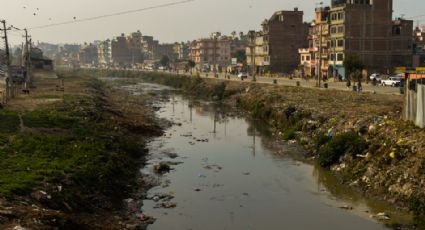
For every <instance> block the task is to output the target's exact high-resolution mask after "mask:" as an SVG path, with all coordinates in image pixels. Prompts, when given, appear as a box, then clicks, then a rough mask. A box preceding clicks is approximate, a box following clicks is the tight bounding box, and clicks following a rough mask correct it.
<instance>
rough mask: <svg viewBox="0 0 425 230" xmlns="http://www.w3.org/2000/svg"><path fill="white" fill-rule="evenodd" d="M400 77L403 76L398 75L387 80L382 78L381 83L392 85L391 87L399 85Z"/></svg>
mask: <svg viewBox="0 0 425 230" xmlns="http://www.w3.org/2000/svg"><path fill="white" fill-rule="evenodd" d="M402 79H403V78H402V77H400V76H396V77H390V78H388V79H387V80H382V81H381V85H383V86H392V87H396V86H400V84H401V81H402Z"/></svg>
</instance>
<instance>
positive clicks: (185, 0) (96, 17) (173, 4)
mask: <svg viewBox="0 0 425 230" xmlns="http://www.w3.org/2000/svg"><path fill="white" fill-rule="evenodd" d="M194 1H195V0H184V1H179V2H172V3H166V4H161V5H156V6H150V7H146V8H141V9H136V10H128V11H122V12H118V13H112V14H105V15H100V16H95V17H89V18H83V19H78V20H77V19H76V20H72V21H66V22H60V23H53V24H47V25H42V26H36V27H32V28H29V29H28V30H35V29H44V28H49V27H54V26H61V25H69V24H74V23H80V22H87V21H94V20H99V19H102V18H109V17H115V16H121V15H126V14H133V13H137V12H142V11H148V10H153V9H159V8H165V7H170V6H176V5H181V4H186V3H189V2H194Z"/></svg>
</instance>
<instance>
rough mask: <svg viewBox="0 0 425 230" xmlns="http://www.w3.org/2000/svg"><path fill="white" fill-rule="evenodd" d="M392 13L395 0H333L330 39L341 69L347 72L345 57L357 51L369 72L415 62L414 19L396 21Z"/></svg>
mask: <svg viewBox="0 0 425 230" xmlns="http://www.w3.org/2000/svg"><path fill="white" fill-rule="evenodd" d="M392 13H393V1H392V0H373V1H371V0H346V1H334V2H333V4H332V6H331V10H330V20H329V23H330V28H329V30H330V37H329V40H330V41H329V42H330V43H331V47H330V48H331V49H330V50H332V52H333V54H334V55H335V56H336V58H337V63H336V66H335V68H336V69H337V70H338V71H339V72H342V73H343V72H344V70H343V67H342V61H343V60H344V58H345V57H346V56H347V55H357V56H358V57H359V58H360V59H361V60H362V61H363V63H364V64H365V65H366V67H367V69H368V70H369V72H374V71H379V72H390V71H392V69H393V68H394V67H396V66H411V65H412V48H413V44H412V34H413V21H409V20H403V19H399V20H395V21H393V20H392ZM335 46H336V47H335ZM330 61H333V60H330ZM329 65H330V66H332V67H333V64H332V63H329Z"/></svg>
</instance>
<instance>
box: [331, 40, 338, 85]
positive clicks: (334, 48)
mask: <svg viewBox="0 0 425 230" xmlns="http://www.w3.org/2000/svg"><path fill="white" fill-rule="evenodd" d="M336 44H337V40H336V38H335V45H334V47H333V51H334V52H333V53H334V69H333V73H334V74H333V75H334V79H335V78H336V77H337V76H336V70H337V69H336V58H337V55H336ZM331 45H332V42H331Z"/></svg>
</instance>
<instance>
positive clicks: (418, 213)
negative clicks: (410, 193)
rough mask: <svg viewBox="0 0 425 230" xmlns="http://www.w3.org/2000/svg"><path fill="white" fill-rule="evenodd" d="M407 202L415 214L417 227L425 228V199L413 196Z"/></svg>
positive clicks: (414, 219)
mask: <svg viewBox="0 0 425 230" xmlns="http://www.w3.org/2000/svg"><path fill="white" fill-rule="evenodd" d="M407 203H408V206H409V209H410V210H411V211H412V213H413V215H414V217H413V224H414V225H415V227H416V229H425V201H424V200H423V199H420V198H419V197H412V198H411V199H410V200H409V201H408V202H407Z"/></svg>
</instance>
